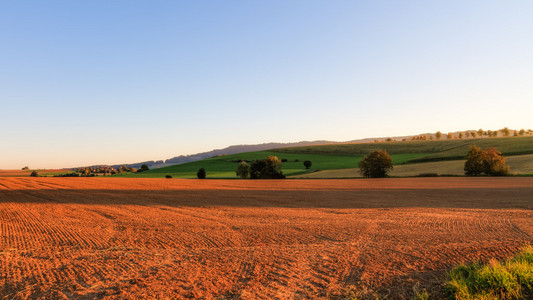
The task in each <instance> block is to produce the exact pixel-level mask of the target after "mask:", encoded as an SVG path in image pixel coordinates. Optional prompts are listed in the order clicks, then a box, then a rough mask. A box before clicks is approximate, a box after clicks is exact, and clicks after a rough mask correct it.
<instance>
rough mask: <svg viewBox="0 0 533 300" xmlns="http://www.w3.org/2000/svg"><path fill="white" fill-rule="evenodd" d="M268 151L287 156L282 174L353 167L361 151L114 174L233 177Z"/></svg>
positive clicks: (400, 159)
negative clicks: (308, 164)
mask: <svg viewBox="0 0 533 300" xmlns="http://www.w3.org/2000/svg"><path fill="white" fill-rule="evenodd" d="M269 155H275V156H277V157H278V158H279V159H286V160H287V161H286V162H283V163H282V165H283V169H282V170H283V174H285V175H286V176H292V175H297V174H305V173H309V172H311V171H314V170H336V169H345V168H356V167H357V165H358V164H359V161H361V159H362V158H363V156H362V155H356V156H347V155H322V154H295V153H280V152H277V151H257V152H246V153H239V154H231V155H223V156H217V157H212V158H208V159H204V160H201V161H195V162H190V163H185V164H179V165H173V166H169V167H164V168H159V169H152V170H149V171H145V172H141V173H133V174H121V175H116V176H118V177H139V178H153V177H157V178H163V177H165V175H171V176H172V177H173V178H196V172H197V171H198V169H200V168H205V169H206V171H207V178H237V175H235V170H236V169H237V166H238V165H239V163H240V162H241V161H243V160H245V161H253V160H257V159H264V158H267V157H268V156H269ZM420 155H425V154H412V153H408V154H394V155H391V157H392V161H393V163H394V164H401V163H404V162H406V161H408V160H410V159H413V158H416V157H418V156H420ZM296 160H298V161H296ZM305 160H310V161H311V162H312V164H313V165H312V166H311V168H310V169H309V170H307V169H305V167H304V165H303V162H304V161H305Z"/></svg>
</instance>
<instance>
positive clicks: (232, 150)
mask: <svg viewBox="0 0 533 300" xmlns="http://www.w3.org/2000/svg"><path fill="white" fill-rule="evenodd" d="M480 130H481V129H480ZM503 130H504V129H500V130H496V131H493V133H495V134H496V135H495V136H496V137H497V136H500V137H501V136H502V135H503V134H502V131H503ZM508 130H509V131H510V132H511V133H514V135H517V133H518V131H517V130H513V129H508ZM522 131H524V130H523V129H522ZM467 132H477V131H476V130H465V131H456V132H450V133H448V134H451V135H452V137H453V138H456V137H457V136H458V135H459V134H460V133H462V134H465V139H468V138H469V137H468V135H466V134H467ZM488 132H491V131H490V130H489V131H488ZM485 133H486V132H485ZM524 134H525V135H529V136H531V135H533V130H531V129H528V130H527V131H525V133H524ZM443 135H444V136H445V135H446V133H443ZM520 135H523V134H520ZM420 137H425V139H426V138H427V139H429V138H430V137H431V139H432V138H433V137H435V133H423V134H417V135H406V136H395V137H378V138H365V139H358V140H351V141H346V142H334V141H327V140H318V141H301V142H294V143H264V144H254V145H232V146H229V147H226V148H223V149H214V150H211V151H207V152H200V153H196V154H190V155H179V156H175V157H173V158H169V159H166V160H157V161H154V160H151V161H143V162H138V163H129V164H128V163H126V164H117V165H111V167H113V168H119V167H120V166H127V167H131V168H136V169H138V168H140V167H141V165H143V164H146V165H148V167H150V168H151V169H153V168H160V167H166V166H170V165H177V164H184V163H188V162H193V161H198V160H203V159H206V158H210V157H214V156H220V155H225V154H236V153H243V152H254V151H263V150H271V149H278V148H290V147H299V146H313V145H329V144H352V143H371V142H376V141H380V142H385V141H402V140H411V139H414V138H420ZM478 138H480V137H478ZM482 138H485V136H483V137H482ZM443 139H446V137H443ZM97 166H100V165H95V166H89V167H97Z"/></svg>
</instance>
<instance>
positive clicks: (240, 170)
mask: <svg viewBox="0 0 533 300" xmlns="http://www.w3.org/2000/svg"><path fill="white" fill-rule="evenodd" d="M235 174H237V176H239V177H240V178H242V179H246V178H248V176H250V166H249V165H248V164H247V163H246V162H245V161H241V163H240V164H239V166H238V167H237V170H235Z"/></svg>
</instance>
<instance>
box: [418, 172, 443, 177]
mask: <svg viewBox="0 0 533 300" xmlns="http://www.w3.org/2000/svg"><path fill="white" fill-rule="evenodd" d="M416 177H439V174H437V173H420V174H418V175H417V176H416Z"/></svg>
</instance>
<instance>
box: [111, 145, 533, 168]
mask: <svg viewBox="0 0 533 300" xmlns="http://www.w3.org/2000/svg"><path fill="white" fill-rule="evenodd" d="M471 145H478V146H480V147H482V148H488V147H496V148H497V149H498V150H500V151H502V152H503V154H504V155H506V156H508V157H509V162H510V163H511V173H519V174H531V173H533V156H532V155H531V154H533V153H532V152H533V150H532V149H533V137H530V136H527V137H507V138H480V139H460V140H438V141H436V140H433V141H406V142H379V143H358V144H330V145H318V146H303V147H293V148H280V149H273V150H270V151H256V152H247V153H239V154H231V155H222V156H217V157H212V158H209V159H204V160H201V161H195V162H191V163H185V164H180V165H174V166H169V167H164V168H160V169H153V170H150V171H148V172H142V173H139V174H123V175H119V176H121V177H144V178H163V177H165V175H171V176H173V177H174V178H195V177H196V172H197V171H198V169H200V168H205V169H206V170H207V178H237V176H236V175H235V169H236V168H237V166H238V164H239V162H240V161H243V160H244V161H252V160H257V159H264V158H266V157H268V156H269V155H275V156H277V157H278V158H280V159H285V160H287V161H286V162H283V173H284V174H285V175H287V176H288V177H297V178H300V177H306V178H348V177H349V178H353V177H359V173H358V171H357V170H354V169H355V168H357V166H358V163H359V161H360V160H361V159H362V157H363V155H366V154H368V153H369V152H371V151H373V150H380V149H382V150H386V151H387V152H388V153H389V154H391V157H392V160H393V163H394V165H395V166H400V167H399V168H397V170H396V171H394V172H393V174H391V175H392V176H416V175H419V174H422V173H438V174H441V175H442V174H447V175H462V174H464V172H463V171H462V169H463V167H462V165H463V164H464V158H465V156H466V153H467V152H468V148H469V147H470V146H471ZM305 160H310V161H311V162H312V163H313V165H312V167H311V168H310V169H309V170H306V169H305V168H304V166H303V161H305ZM460 160H461V161H460ZM450 161H454V162H453V163H451V162H450ZM519 161H520V162H519ZM424 163H426V164H424ZM404 165H409V167H407V166H404ZM417 165H418V166H417ZM316 171H319V172H318V173H315V172H316Z"/></svg>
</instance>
